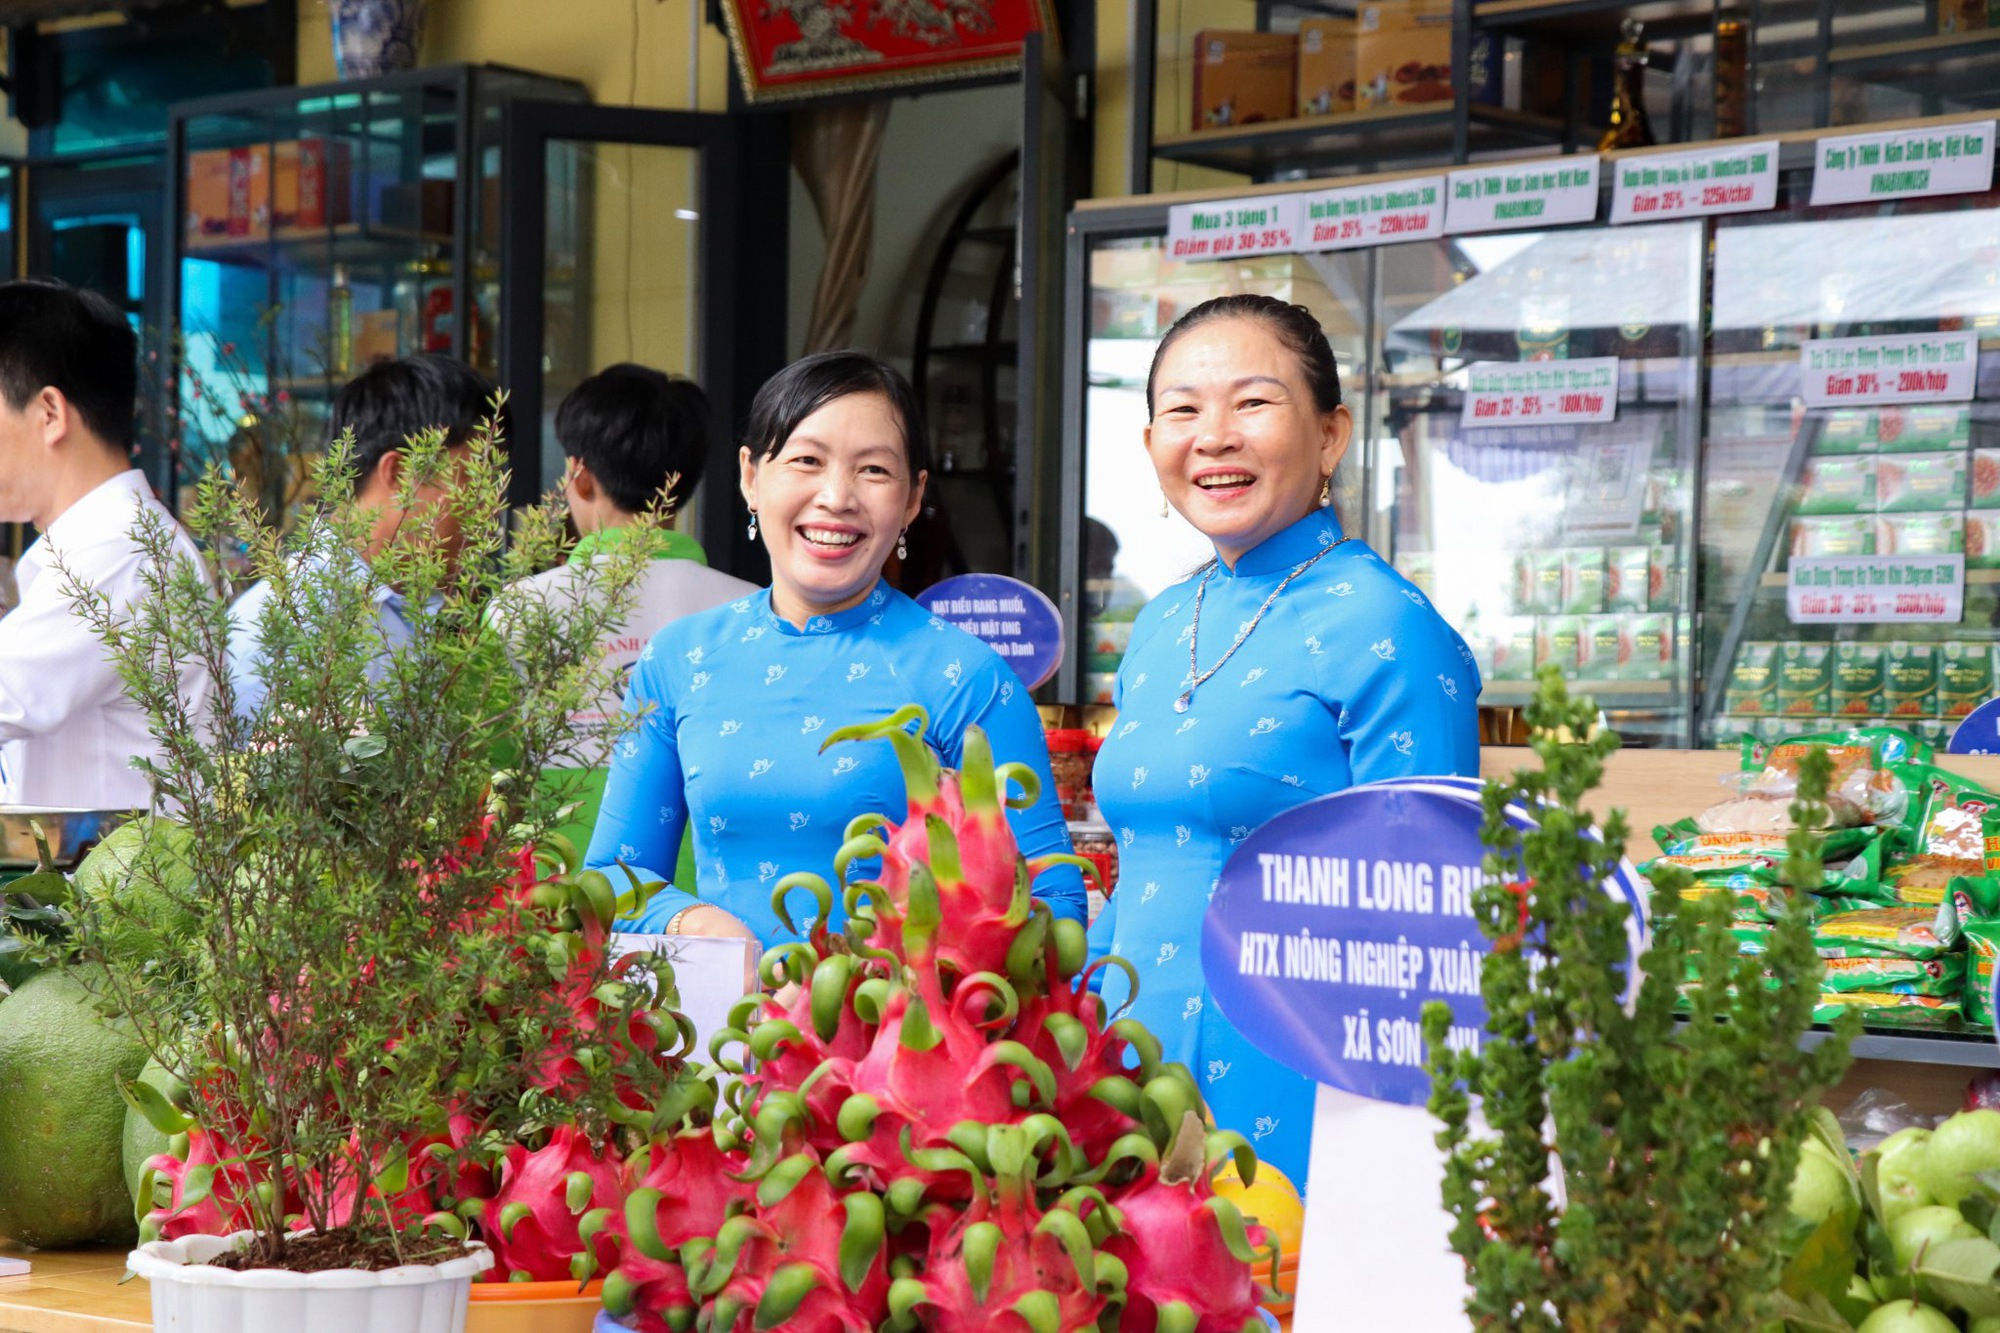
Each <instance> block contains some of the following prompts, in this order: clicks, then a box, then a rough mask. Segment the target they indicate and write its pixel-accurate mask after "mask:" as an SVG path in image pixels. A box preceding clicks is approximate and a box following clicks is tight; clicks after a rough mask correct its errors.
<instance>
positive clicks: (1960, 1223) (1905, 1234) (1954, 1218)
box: [1889, 1203, 1983, 1268]
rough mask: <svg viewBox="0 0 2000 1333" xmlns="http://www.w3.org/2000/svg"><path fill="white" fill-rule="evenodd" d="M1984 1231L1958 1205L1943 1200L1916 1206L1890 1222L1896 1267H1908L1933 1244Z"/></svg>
mask: <svg viewBox="0 0 2000 1333" xmlns="http://www.w3.org/2000/svg"><path fill="white" fill-rule="evenodd" d="M1982 1234H1983V1233H1982V1232H1981V1231H1980V1230H1979V1228H1978V1227H1976V1226H1974V1225H1972V1223H1970V1222H1968V1221H1966V1220H1965V1219H1964V1218H1963V1217H1960V1216H1959V1213H1958V1209H1956V1208H1947V1207H1945V1206H1944V1205H1943V1204H1941V1203H1933V1204H1926V1205H1925V1206H1924V1207H1922V1208H1912V1209H1911V1210H1910V1211H1909V1212H1907V1213H1904V1214H1903V1215H1902V1216H1901V1217H1899V1218H1897V1219H1896V1220H1895V1221H1893V1222H1891V1223H1890V1224H1889V1248H1890V1249H1892V1250H1894V1251H1895V1253H1896V1267H1898V1268H1908V1267H1909V1266H1910V1264H1911V1263H1912V1262H1913V1261H1914V1260H1915V1259H1916V1257H1917V1254H1918V1253H1919V1252H1920V1251H1922V1250H1924V1249H1925V1248H1927V1247H1929V1246H1934V1245H1942V1244H1944V1243H1945V1242H1946V1241H1948V1240H1973V1239H1977V1238H1978V1237H1979V1236H1980V1235H1982Z"/></svg>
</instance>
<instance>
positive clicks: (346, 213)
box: [271, 139, 354, 235]
mask: <svg viewBox="0 0 2000 1333" xmlns="http://www.w3.org/2000/svg"><path fill="white" fill-rule="evenodd" d="M352 161H353V154H352V153H351V151H350V150H349V148H348V145H346V144H345V143H339V142H333V141H329V140H326V139H292V140H286V141H285V142H283V143H279V144H276V145H274V146H273V152H272V158H271V224H272V226H273V227H274V228H275V229H276V230H277V231H278V233H279V234H280V235H282V234H284V233H285V232H288V231H291V232H298V231H318V230H321V229H322V228H325V227H329V226H339V225H341V224H343V223H347V222H352V221H353V220H354V206H353V198H352V193H351V191H352V189H353V182H352V174H351V172H350V170H349V165H350V163H351V162H352Z"/></svg>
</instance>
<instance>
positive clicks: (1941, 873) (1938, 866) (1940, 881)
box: [1881, 853, 1986, 907]
mask: <svg viewBox="0 0 2000 1333" xmlns="http://www.w3.org/2000/svg"><path fill="white" fill-rule="evenodd" d="M1985 869H1986V866H1985V863H1984V861H1983V860H1981V859H1980V858H1978V857H1960V856H1932V855H1930V854H1929V853H1923V854H1920V855H1917V856H1909V857H1904V858H1902V859H1900V860H1898V861H1896V862H1894V863H1893V864H1891V865H1890V866H1888V867H1887V868H1885V869H1884V870H1883V871H1882V874H1881V879H1882V883H1884V884H1885V885H1887V886H1888V887H1889V889H1890V891H1891V892H1892V893H1893V894H1894V895H1895V899H1896V901H1897V902H1899V903H1905V904H1907V905H1909V906H1911V907H1935V906H1937V905H1938V904H1939V903H1941V902H1943V901H1944V900H1945V895H1946V894H1947V893H1948V892H1949V891H1950V889H1951V884H1952V881H1953V880H1955V879H1960V878H1963V877H1965V876H1978V875H1980V874H1982V873H1984V871H1985Z"/></svg>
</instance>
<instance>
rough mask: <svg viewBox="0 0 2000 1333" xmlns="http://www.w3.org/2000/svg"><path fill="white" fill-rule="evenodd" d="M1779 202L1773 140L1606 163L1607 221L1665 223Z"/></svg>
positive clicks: (1752, 209)
mask: <svg viewBox="0 0 2000 1333" xmlns="http://www.w3.org/2000/svg"><path fill="white" fill-rule="evenodd" d="M1777 205H1778V141H1777V140H1776V139H1768V140H1765V141H1764V142H1762V143H1747V144H1730V145H1729V146H1727V147H1724V148H1714V149H1708V150H1706V151H1703V152H1699V153H1646V154H1644V155H1642V156H1639V157H1625V158H1620V159H1618V160H1617V161H1616V162H1614V163H1612V164H1611V221H1612V222H1613V223H1614V224H1617V223H1624V222H1665V221H1667V220H1669V219H1672V218H1698V217H1707V216H1708V215H1710V214H1712V213H1757V212H1762V211H1763V210H1765V209H1767V208H1775V207H1777Z"/></svg>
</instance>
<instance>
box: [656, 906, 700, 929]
mask: <svg viewBox="0 0 2000 1333" xmlns="http://www.w3.org/2000/svg"><path fill="white" fill-rule="evenodd" d="M699 906H701V904H700V903H689V904H688V905H687V906H686V907H683V908H682V909H681V910H680V911H678V912H675V913H674V914H673V915H672V916H670V917H668V918H667V928H666V930H664V931H662V932H661V933H662V934H666V935H678V934H680V933H681V918H682V917H684V916H686V915H687V914H688V913H689V912H692V911H693V910H694V909H695V908H697V907H699Z"/></svg>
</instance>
